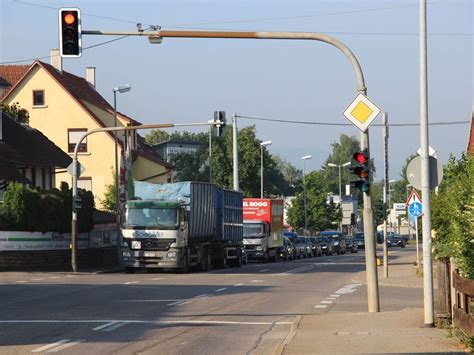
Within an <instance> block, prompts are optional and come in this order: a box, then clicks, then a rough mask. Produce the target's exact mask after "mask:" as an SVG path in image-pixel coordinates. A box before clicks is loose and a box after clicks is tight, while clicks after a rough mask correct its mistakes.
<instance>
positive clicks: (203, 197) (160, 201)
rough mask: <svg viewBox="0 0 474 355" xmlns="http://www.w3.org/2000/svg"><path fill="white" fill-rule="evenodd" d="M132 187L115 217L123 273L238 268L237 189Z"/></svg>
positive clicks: (181, 185) (240, 225)
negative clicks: (132, 192)
mask: <svg viewBox="0 0 474 355" xmlns="http://www.w3.org/2000/svg"><path fill="white" fill-rule="evenodd" d="M134 187H135V197H134V198H133V199H132V200H129V201H127V202H126V203H125V206H124V208H123V213H122V216H121V235H122V240H123V241H122V263H123V267H124V269H125V271H126V272H134V271H135V270H136V269H165V268H166V269H167V268H172V269H178V270H180V271H181V272H187V271H188V270H189V268H190V267H196V268H199V269H200V270H202V271H206V270H208V269H209V267H210V266H211V265H213V266H215V267H225V266H226V265H231V266H232V265H234V266H240V264H241V261H242V250H243V215H242V193H240V192H237V191H232V190H225V189H221V188H218V187H217V186H216V185H214V184H210V183H203V182H178V183H167V184H153V183H147V182H140V181H136V182H135V183H134Z"/></svg>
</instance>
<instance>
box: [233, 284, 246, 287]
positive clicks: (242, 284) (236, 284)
mask: <svg viewBox="0 0 474 355" xmlns="http://www.w3.org/2000/svg"><path fill="white" fill-rule="evenodd" d="M243 285H244V284H236V285H234V286H235V287H236V286H243Z"/></svg>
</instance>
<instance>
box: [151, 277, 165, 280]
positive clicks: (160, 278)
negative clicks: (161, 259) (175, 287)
mask: <svg viewBox="0 0 474 355" xmlns="http://www.w3.org/2000/svg"><path fill="white" fill-rule="evenodd" d="M163 279H164V277H155V278H154V279H152V280H153V281H157V280H163Z"/></svg>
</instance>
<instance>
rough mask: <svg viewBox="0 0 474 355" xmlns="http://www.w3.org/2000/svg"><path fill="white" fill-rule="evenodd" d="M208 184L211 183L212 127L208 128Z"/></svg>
mask: <svg viewBox="0 0 474 355" xmlns="http://www.w3.org/2000/svg"><path fill="white" fill-rule="evenodd" d="M209 182H212V126H209Z"/></svg>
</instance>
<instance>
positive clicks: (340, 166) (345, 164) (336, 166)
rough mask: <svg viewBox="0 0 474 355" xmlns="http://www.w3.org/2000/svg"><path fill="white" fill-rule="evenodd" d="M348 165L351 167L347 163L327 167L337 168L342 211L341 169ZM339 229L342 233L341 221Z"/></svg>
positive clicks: (330, 164)
mask: <svg viewBox="0 0 474 355" xmlns="http://www.w3.org/2000/svg"><path fill="white" fill-rule="evenodd" d="M348 165H351V162H350V161H348V162H347V163H344V164H340V165H339V164H333V163H328V166H332V167H334V168H338V170H339V206H340V207H341V209H342V184H341V168H342V167H344V166H348ZM339 229H340V231H341V232H342V220H341V223H340V225H339Z"/></svg>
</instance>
